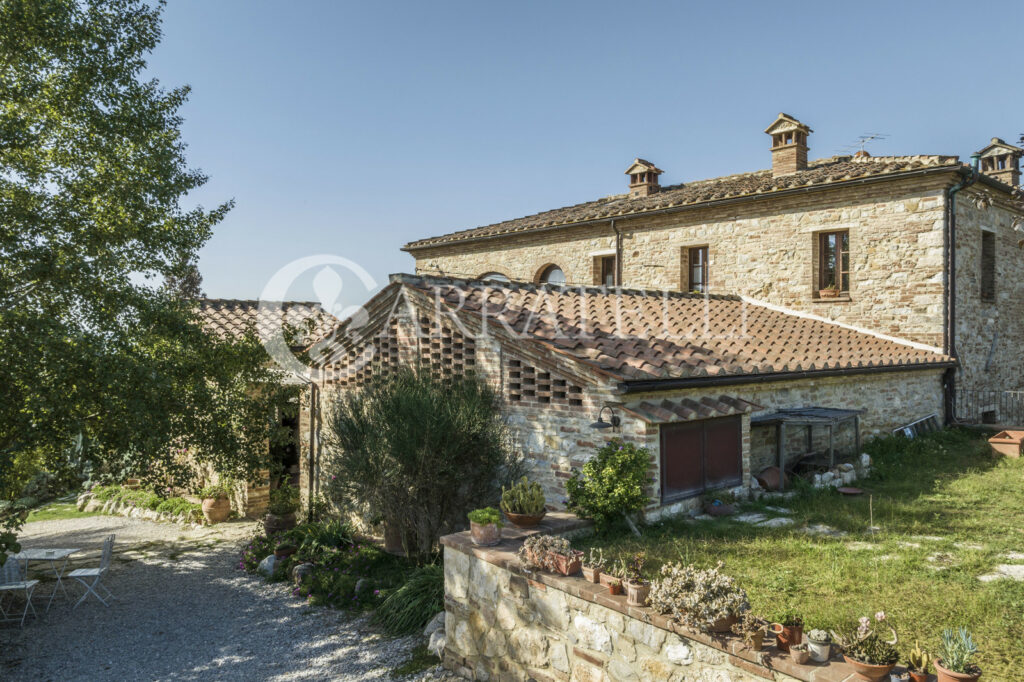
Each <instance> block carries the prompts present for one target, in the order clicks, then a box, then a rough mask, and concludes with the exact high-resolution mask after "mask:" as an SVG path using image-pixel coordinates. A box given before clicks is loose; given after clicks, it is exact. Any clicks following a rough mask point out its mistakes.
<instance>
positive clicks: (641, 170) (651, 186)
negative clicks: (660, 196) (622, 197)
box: [626, 159, 665, 197]
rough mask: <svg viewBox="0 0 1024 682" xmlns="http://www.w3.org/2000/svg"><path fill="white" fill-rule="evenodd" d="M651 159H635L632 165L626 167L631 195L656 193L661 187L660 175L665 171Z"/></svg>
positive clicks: (644, 195) (643, 195)
mask: <svg viewBox="0 0 1024 682" xmlns="http://www.w3.org/2000/svg"><path fill="white" fill-rule="evenodd" d="M664 172H665V171H663V170H661V169H660V168H658V167H657V166H655V165H654V164H653V163H651V162H650V161H644V160H643V159H633V163H632V165H630V167H629V168H628V169H626V175H628V176H629V196H630V197H646V196H648V195H650V194H654V193H655V192H657V191H658V190H659V189H661V187H660V186H659V185H658V176H659V175H661V174H662V173H664Z"/></svg>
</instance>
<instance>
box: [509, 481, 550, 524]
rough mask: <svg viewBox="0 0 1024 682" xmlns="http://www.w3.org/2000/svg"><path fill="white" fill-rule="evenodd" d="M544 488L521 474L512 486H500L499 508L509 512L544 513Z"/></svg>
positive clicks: (533, 514)
mask: <svg viewBox="0 0 1024 682" xmlns="http://www.w3.org/2000/svg"><path fill="white" fill-rule="evenodd" d="M544 504H545V500H544V490H543V489H541V487H540V484H539V483H531V482H530V481H527V480H526V476H523V480H521V481H519V483H516V484H515V485H513V486H512V487H510V488H508V489H506V488H505V486H502V487H501V508H502V509H504V510H505V511H506V512H507V513H510V514H529V515H530V516H536V515H538V514H542V513H544V509H545V507H544Z"/></svg>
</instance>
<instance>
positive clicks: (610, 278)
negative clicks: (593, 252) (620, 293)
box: [594, 256, 615, 287]
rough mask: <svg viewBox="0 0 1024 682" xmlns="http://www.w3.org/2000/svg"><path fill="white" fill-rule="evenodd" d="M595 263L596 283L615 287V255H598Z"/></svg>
mask: <svg viewBox="0 0 1024 682" xmlns="http://www.w3.org/2000/svg"><path fill="white" fill-rule="evenodd" d="M595 260H596V262H595V263H594V274H595V275H596V277H595V278H594V279H596V280H597V281H596V282H594V284H598V285H602V286H606V287H613V286H615V256H598V257H597V258H596V259H595Z"/></svg>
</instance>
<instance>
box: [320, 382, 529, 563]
mask: <svg viewBox="0 0 1024 682" xmlns="http://www.w3.org/2000/svg"><path fill="white" fill-rule="evenodd" d="M326 422H327V426H328V439H327V450H328V452H329V459H328V461H329V462H330V465H329V466H330V471H331V473H332V479H333V481H332V486H331V489H330V494H331V495H332V497H333V498H334V500H335V501H336V502H337V503H339V504H340V505H341V506H343V507H345V508H349V509H355V510H358V511H360V512H363V513H364V514H366V516H367V517H368V518H370V519H372V520H379V521H383V522H384V524H385V525H386V526H387V527H389V528H392V529H398V530H399V532H401V533H402V535H403V538H404V541H405V543H406V549H407V551H408V552H410V553H414V554H427V553H429V552H430V551H431V550H432V549H433V548H434V547H435V546H436V544H437V540H438V538H439V537H440V536H442V535H444V534H446V533H450V532H453V531H455V530H457V529H458V528H460V527H465V525H466V521H465V519H466V514H467V513H468V512H469V511H470V510H472V509H474V508H476V507H484V506H487V505H489V504H495V503H496V502H497V500H498V499H499V497H500V494H501V486H502V484H506V485H507V484H510V483H511V482H512V481H514V480H515V479H516V478H518V477H519V476H521V475H522V473H521V470H520V461H519V459H518V458H517V457H516V456H515V455H514V454H513V451H512V448H511V442H510V437H509V430H508V426H507V425H506V423H505V421H504V419H503V418H502V416H501V412H500V401H499V398H498V396H497V395H496V394H495V393H494V391H492V390H491V388H490V387H489V386H487V384H485V383H483V382H481V381H479V380H477V379H476V378H474V377H472V376H453V377H450V378H436V377H434V376H432V375H431V374H430V373H429V372H416V371H413V370H411V369H403V370H398V371H395V372H392V373H389V374H386V375H382V376H378V377H375V379H374V380H373V381H371V382H370V383H369V384H368V385H367V386H366V387H364V388H362V389H359V390H353V391H347V392H344V393H342V394H340V395H339V396H337V397H336V399H335V401H334V403H333V405H332V409H331V410H330V412H329V414H328V417H327V419H326Z"/></svg>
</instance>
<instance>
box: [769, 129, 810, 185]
mask: <svg viewBox="0 0 1024 682" xmlns="http://www.w3.org/2000/svg"><path fill="white" fill-rule="evenodd" d="M764 132H766V133H768V134H769V135H771V136H772V175H773V176H775V177H779V176H780V175H791V174H792V173H796V172H797V171H802V170H807V135H808V134H809V133H813V132H814V131H813V130H811V129H810V128H808V127H807V126H805V125H804V124H803V123H801V122H800V121H798V120H796V119H795V118H793V117H792V116H790V115H789V114H779V117H778V118H776V119H775V122H774V123H772V124H771V125H770V126H768V127H767V128H766V129H765V131H764Z"/></svg>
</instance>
